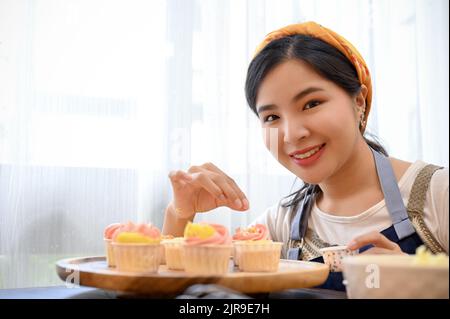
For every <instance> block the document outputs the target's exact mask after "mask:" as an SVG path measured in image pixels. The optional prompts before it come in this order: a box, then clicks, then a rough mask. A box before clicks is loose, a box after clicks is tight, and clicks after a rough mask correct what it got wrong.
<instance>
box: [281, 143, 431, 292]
mask: <svg viewBox="0 0 450 319" xmlns="http://www.w3.org/2000/svg"><path fill="white" fill-rule="evenodd" d="M371 150H372V153H373V156H374V159H375V165H376V168H377V174H378V179H379V181H380V185H381V189H382V191H383V194H384V199H385V202H386V207H387V209H388V211H389V214H390V216H391V219H392V226H390V227H389V228H387V229H385V230H383V231H381V234H383V235H384V236H385V237H386V238H387V239H389V240H391V241H393V242H395V243H397V244H398V245H399V246H400V248H401V250H402V251H403V252H405V253H407V254H414V253H415V251H416V248H417V247H419V246H421V245H423V241H422V240H421V239H420V237H419V235H418V234H417V233H416V231H415V230H414V227H413V225H412V223H411V221H410V220H409V218H408V213H407V211H406V207H405V205H404V204H403V200H402V196H401V194H400V190H399V188H398V184H397V180H396V178H395V175H394V171H393V170H392V166H391V163H390V162H389V159H388V158H387V157H385V156H384V155H382V154H380V153H378V152H377V151H375V150H373V149H371ZM316 187H318V186H317V185H311V186H310V187H309V188H308V189H307V191H306V193H305V194H306V195H305V197H304V198H303V200H302V202H301V204H300V206H299V208H298V210H297V213H296V215H295V217H294V219H293V221H292V224H291V240H295V241H300V242H302V241H303V240H304V239H303V238H304V237H305V235H306V230H307V227H308V218H309V216H310V214H311V209H312V206H313V205H314V202H315V195H316V191H315V190H316ZM372 247H373V245H367V246H364V247H361V248H360V249H359V252H364V251H366V250H368V249H369V248H372ZM300 255H301V245H300V247H296V248H290V249H289V250H288V258H289V259H295V260H298V259H299V257H300ZM310 261H315V262H321V263H323V262H324V261H323V257H322V256H321V257H318V258H314V259H312V260H310ZM342 282H343V276H342V272H330V274H329V276H328V279H327V281H326V282H325V283H324V284H322V285H321V286H318V287H317V288H324V289H333V290H341V291H345V286H344V284H343V283H342Z"/></svg>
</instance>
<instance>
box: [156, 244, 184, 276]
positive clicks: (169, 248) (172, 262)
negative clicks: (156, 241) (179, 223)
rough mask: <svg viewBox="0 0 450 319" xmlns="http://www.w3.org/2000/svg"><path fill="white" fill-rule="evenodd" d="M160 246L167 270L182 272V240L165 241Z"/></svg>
mask: <svg viewBox="0 0 450 319" xmlns="http://www.w3.org/2000/svg"><path fill="white" fill-rule="evenodd" d="M161 244H162V245H163V246H164V250H165V256H166V265H167V268H168V269H171V270H184V249H183V246H184V238H183V237H176V238H172V239H165V240H163V241H161Z"/></svg>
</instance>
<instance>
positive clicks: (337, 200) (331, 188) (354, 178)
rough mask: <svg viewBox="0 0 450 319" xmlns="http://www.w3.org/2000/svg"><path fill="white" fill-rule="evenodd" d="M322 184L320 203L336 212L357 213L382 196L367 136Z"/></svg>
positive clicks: (333, 212)
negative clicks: (366, 140)
mask: <svg viewBox="0 0 450 319" xmlns="http://www.w3.org/2000/svg"><path fill="white" fill-rule="evenodd" d="M319 186H320V188H321V190H322V194H321V195H320V197H319V198H318V200H317V205H318V206H319V208H320V209H321V210H322V211H324V212H328V213H330V214H333V215H341V216H352V215H356V214H359V213H361V212H362V211H364V210H366V209H367V208H369V207H371V206H372V205H374V204H376V203H377V202H378V201H380V200H382V199H383V193H382V191H381V186H380V183H379V181H378V175H377V172H376V166H375V160H374V158H373V154H372V151H371V149H370V148H369V146H368V145H367V143H366V142H365V141H364V140H361V141H358V144H357V146H356V148H355V150H354V152H353V153H352V155H351V157H350V158H349V159H348V161H347V162H346V164H345V165H344V166H343V167H342V168H341V169H340V170H339V171H338V172H336V173H335V174H334V175H333V176H331V177H330V178H328V179H327V180H325V181H324V182H323V183H320V184H319Z"/></svg>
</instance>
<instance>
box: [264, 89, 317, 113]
mask: <svg viewBox="0 0 450 319" xmlns="http://www.w3.org/2000/svg"><path fill="white" fill-rule="evenodd" d="M317 91H325V90H324V89H321V88H318V87H309V88H307V89H304V90H303V91H301V92H299V93H297V94H296V95H295V96H294V97H293V98H292V100H291V103H294V102H296V101H298V100H300V99H302V98H304V97H305V96H307V95H308V94H311V93H313V92H317ZM276 108H277V106H276V105H275V104H267V105H263V106H260V107H258V110H257V111H256V112H257V113H258V114H259V113H262V112H264V111H268V110H273V109H276Z"/></svg>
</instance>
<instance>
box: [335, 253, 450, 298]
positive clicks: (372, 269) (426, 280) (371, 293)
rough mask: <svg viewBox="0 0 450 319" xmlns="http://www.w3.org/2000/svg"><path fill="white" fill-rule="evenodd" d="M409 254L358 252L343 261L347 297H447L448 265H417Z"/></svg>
mask: <svg viewBox="0 0 450 319" xmlns="http://www.w3.org/2000/svg"><path fill="white" fill-rule="evenodd" d="M414 261H415V257H414V256H412V255H359V256H353V257H348V258H346V259H345V260H344V261H343V264H344V271H343V275H344V284H345V285H346V286H347V296H348V298H352V299H356V298H357V299H360V298H390V299H394V298H395V299H396V298H411V299H418V298H448V297H449V293H448V289H449V287H448V286H449V284H448V279H449V278H448V263H447V265H418V264H415V263H414Z"/></svg>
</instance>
